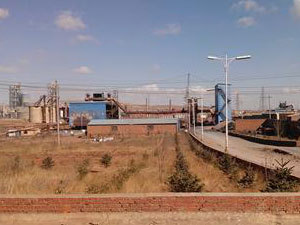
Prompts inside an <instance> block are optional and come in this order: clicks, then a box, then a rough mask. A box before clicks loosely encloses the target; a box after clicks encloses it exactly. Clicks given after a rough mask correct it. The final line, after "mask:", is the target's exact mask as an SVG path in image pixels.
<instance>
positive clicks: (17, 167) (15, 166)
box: [11, 156, 21, 173]
mask: <svg viewBox="0 0 300 225" xmlns="http://www.w3.org/2000/svg"><path fill="white" fill-rule="evenodd" d="M20 164H21V158H20V156H16V157H15V158H14V161H13V164H12V166H11V170H12V171H13V172H14V173H17V172H19V171H20V169H21V166H20Z"/></svg>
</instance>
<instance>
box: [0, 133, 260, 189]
mask: <svg viewBox="0 0 300 225" xmlns="http://www.w3.org/2000/svg"><path fill="white" fill-rule="evenodd" d="M178 140H179V147H180V149H181V151H183V154H184V156H185V158H186V160H187V162H188V164H189V168H190V172H191V173H192V174H193V175H196V176H197V177H198V178H200V180H201V182H202V183H203V184H204V189H203V191H205V192H249V191H250V192H255V191H259V190H260V189H261V187H262V186H263V185H264V183H263V181H262V179H258V181H257V182H256V183H255V185H254V187H253V188H248V189H245V188H240V187H238V185H237V184H236V182H233V181H232V179H230V177H229V176H228V175H227V174H225V173H224V172H222V171H221V170H220V169H219V168H218V167H217V166H215V165H214V164H213V163H210V162H206V161H204V160H203V159H201V158H198V157H197V156H196V155H195V154H194V153H193V152H192V151H191V149H190V148H191V147H190V145H189V141H188V139H187V136H186V135H185V134H184V133H179V134H178ZM175 145H176V144H175V137H174V136H171V135H167V134H161V135H157V136H143V137H130V138H117V139H115V140H113V141H111V142H105V143H103V142H102V143H95V142H92V141H91V140H88V139H86V138H85V137H82V138H78V137H75V136H63V137H62V145H61V147H57V144H56V137H55V136H53V135H51V134H49V135H43V136H38V137H30V138H29V137H27V138H2V139H1V140H0V154H1V159H0V193H1V194H53V193H57V194H60V193H70V194H71V193H72V194H74V193H146V192H148V193H149V192H167V191H169V187H168V185H167V180H168V177H169V176H170V175H171V174H172V173H173V171H174V166H175V165H174V164H175V157H176V152H175V147H176V146H175ZM105 154H108V155H109V156H111V162H110V163H109V165H108V166H107V167H106V166H105V165H104V164H103V163H101V159H102V157H103V156H104V155H105ZM47 157H51V159H52V160H53V164H54V166H53V167H52V168H49V169H45V168H42V165H43V160H44V159H45V158H47ZM50 164H51V163H50Z"/></svg>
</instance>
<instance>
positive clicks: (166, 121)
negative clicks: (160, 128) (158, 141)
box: [88, 118, 179, 126]
mask: <svg viewBox="0 0 300 225" xmlns="http://www.w3.org/2000/svg"><path fill="white" fill-rule="evenodd" d="M178 121H179V120H178V119H177V118H168V119H164V118H159V119H156V118H151V119H106V120H101V119H99V120H97V119H95V120H91V121H90V122H89V124H88V125H89V126H97V125H151V124H178Z"/></svg>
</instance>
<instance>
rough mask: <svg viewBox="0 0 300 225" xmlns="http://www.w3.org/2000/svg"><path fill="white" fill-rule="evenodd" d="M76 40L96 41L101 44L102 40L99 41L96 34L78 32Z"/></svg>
mask: <svg viewBox="0 0 300 225" xmlns="http://www.w3.org/2000/svg"><path fill="white" fill-rule="evenodd" d="M75 41H76V42H94V43H96V44H100V41H98V40H97V39H96V38H95V37H94V36H92V35H88V34H78V35H77V36H76V37H75Z"/></svg>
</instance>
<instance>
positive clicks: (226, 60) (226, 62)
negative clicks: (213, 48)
mask: <svg viewBox="0 0 300 225" xmlns="http://www.w3.org/2000/svg"><path fill="white" fill-rule="evenodd" d="M207 58H208V59H210V60H219V61H221V62H222V63H223V67H224V70H225V117H226V118H225V153H228V145H229V144H228V142H229V140H228V87H227V86H228V71H229V65H230V63H232V62H233V61H235V60H244V59H250V58H251V56H250V55H245V56H237V57H232V58H228V55H227V54H226V55H225V57H223V58H220V57H216V56H208V57H207Z"/></svg>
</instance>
